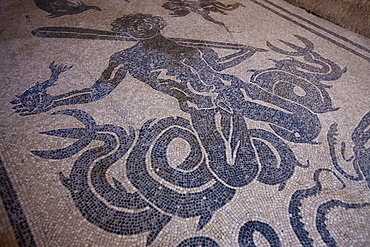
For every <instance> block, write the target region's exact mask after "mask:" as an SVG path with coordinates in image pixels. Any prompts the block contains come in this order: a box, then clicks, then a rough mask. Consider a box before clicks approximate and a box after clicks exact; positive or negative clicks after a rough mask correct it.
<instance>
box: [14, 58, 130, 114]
mask: <svg viewBox="0 0 370 247" xmlns="http://www.w3.org/2000/svg"><path fill="white" fill-rule="evenodd" d="M61 66H62V67H63V66H64V65H59V66H58V68H59V67H61ZM54 67H56V66H55V65H54ZM64 67H66V66H64ZM64 67H63V68H64ZM117 67H118V65H117V63H115V62H110V63H109V66H108V67H107V68H106V69H105V70H104V72H103V73H102V75H101V77H100V79H98V80H97V81H96V82H95V83H94V84H93V85H92V86H91V87H89V88H84V89H81V90H75V91H71V92H68V93H65V94H60V95H55V96H53V95H49V94H47V92H46V88H47V87H48V86H46V87H40V85H38V84H37V85H36V86H33V87H31V88H30V89H28V90H26V91H25V92H24V93H23V94H22V95H21V96H18V99H17V100H14V101H12V102H11V103H12V104H14V105H15V106H14V107H13V109H16V111H15V112H17V113H19V114H20V115H21V116H26V115H32V114H38V113H41V112H46V111H49V110H50V109H52V108H55V107H58V106H63V105H72V104H85V103H89V102H93V101H97V100H99V99H102V98H104V97H105V96H107V95H108V94H109V93H110V92H111V91H112V90H113V89H114V88H116V87H117V86H118V84H119V83H120V82H121V81H122V80H123V78H124V77H125V76H126V73H127V70H126V69H125V68H124V67H121V68H118V70H117V72H115V73H114V71H115V70H116V69H117ZM64 71H66V70H64ZM62 72H63V71H62ZM52 73H53V74H52V76H53V75H54V72H53V70H52ZM59 73H61V72H59ZM113 74H114V76H113ZM112 76H113V78H112Z"/></svg>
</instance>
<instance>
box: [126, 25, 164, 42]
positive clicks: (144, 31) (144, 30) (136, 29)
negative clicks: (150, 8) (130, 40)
mask: <svg viewBox="0 0 370 247" xmlns="http://www.w3.org/2000/svg"><path fill="white" fill-rule="evenodd" d="M127 33H128V34H129V35H131V36H133V37H135V38H138V39H148V38H151V37H154V36H155V35H157V34H158V33H159V30H158V29H157V28H155V26H154V24H153V23H151V22H138V23H134V24H133V25H132V27H131V28H130V29H129V30H127Z"/></svg>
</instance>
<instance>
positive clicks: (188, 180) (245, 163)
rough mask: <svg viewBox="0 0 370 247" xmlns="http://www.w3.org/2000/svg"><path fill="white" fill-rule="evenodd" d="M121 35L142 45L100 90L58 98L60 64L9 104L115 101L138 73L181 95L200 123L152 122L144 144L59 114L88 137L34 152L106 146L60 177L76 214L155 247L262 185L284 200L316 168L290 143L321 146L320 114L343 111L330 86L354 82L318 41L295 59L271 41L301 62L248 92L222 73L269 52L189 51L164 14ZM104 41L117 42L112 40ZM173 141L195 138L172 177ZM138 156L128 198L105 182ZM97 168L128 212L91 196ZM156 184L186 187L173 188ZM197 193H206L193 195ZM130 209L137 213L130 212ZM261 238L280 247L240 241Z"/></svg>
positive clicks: (126, 22) (253, 227) (113, 199)
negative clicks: (178, 228)
mask: <svg viewBox="0 0 370 247" xmlns="http://www.w3.org/2000/svg"><path fill="white" fill-rule="evenodd" d="M112 26H113V29H112V30H113V32H114V33H116V34H117V33H121V34H123V35H122V36H121V38H122V37H123V38H124V39H126V36H124V34H125V35H130V36H131V38H132V39H134V40H136V41H137V43H136V44H135V45H134V46H132V47H130V48H128V49H125V50H122V51H119V52H116V53H114V54H113V55H112V56H111V57H110V60H109V64H108V67H107V68H106V69H105V70H104V71H103V73H102V75H101V77H100V79H98V80H97V81H96V82H95V83H94V84H93V85H92V86H91V87H89V88H85V89H82V90H76V91H71V92H68V93H65V94H60V95H56V96H53V95H49V94H48V93H47V90H46V89H47V87H50V86H52V85H54V83H55V82H56V80H57V78H58V75H59V74H60V73H62V72H65V71H67V70H69V69H71V67H68V66H65V65H59V66H56V65H55V64H54V63H52V64H51V65H50V69H51V71H52V76H51V77H50V79H49V80H47V81H45V82H44V83H41V84H36V85H35V86H33V87H31V88H30V89H29V90H27V91H25V92H24V93H23V95H21V96H18V99H17V100H14V101H12V102H11V103H12V104H14V105H15V106H14V107H13V108H14V109H15V110H16V112H18V113H20V114H21V115H22V116H26V115H32V114H39V113H42V112H47V111H49V110H51V109H53V108H55V107H59V106H64V105H74V104H85V103H90V102H94V101H97V100H100V99H102V98H104V97H107V96H108V95H109V94H110V93H111V92H112V91H113V90H114V89H115V88H116V87H117V86H118V85H119V84H120V83H121V82H122V81H123V79H124V78H125V77H126V75H127V73H129V74H130V75H131V76H132V77H133V78H135V79H137V80H139V81H141V82H143V83H145V84H147V85H149V86H150V87H151V88H153V89H154V90H156V91H158V92H161V93H164V94H167V95H169V96H171V97H174V98H175V99H176V100H177V101H178V104H179V106H180V109H181V110H182V111H184V112H186V113H189V114H190V117H191V118H190V120H187V119H184V118H171V117H168V118H164V119H160V120H149V121H147V122H146V123H145V124H144V125H143V126H142V127H141V129H140V131H139V134H138V136H137V138H136V134H135V132H134V131H133V130H132V129H130V130H129V133H127V131H126V130H124V129H123V128H121V127H119V126H113V125H97V124H96V123H95V121H94V119H93V117H92V116H90V115H89V114H88V113H86V112H83V111H81V110H64V111H59V112H56V113H54V114H63V115H69V116H73V117H75V118H76V119H78V120H79V121H81V122H82V123H84V124H85V127H86V128H82V129H77V128H72V129H62V130H52V131H48V132H43V134H47V135H52V136H59V137H63V138H74V139H77V141H76V142H75V143H74V144H72V145H70V146H69V147H66V148H62V149H58V150H51V151H32V152H33V153H34V154H35V155H38V156H40V157H42V158H46V159H64V158H67V157H71V156H73V155H75V154H77V153H79V152H80V151H81V150H82V149H84V148H85V147H87V146H88V145H89V144H90V142H91V141H93V140H99V141H103V142H104V144H103V145H102V146H100V147H97V148H93V149H90V150H86V151H84V152H83V153H82V154H80V156H79V157H78V159H77V160H76V162H75V163H74V166H73V168H72V171H71V174H70V175H69V177H66V176H64V175H63V174H61V175H60V179H61V182H62V184H63V185H64V186H65V187H66V188H68V190H69V191H70V193H71V195H72V198H73V200H74V202H75V205H76V207H77V208H78V209H79V210H80V212H81V213H82V215H83V216H84V217H85V218H86V219H87V220H88V221H90V222H91V223H93V224H95V225H97V226H99V227H100V228H102V229H104V230H106V231H108V232H112V233H117V234H125V235H132V234H138V233H141V232H147V231H149V232H150V233H149V235H148V238H147V245H150V244H151V243H152V242H153V241H154V239H155V238H156V236H157V235H158V234H159V233H160V231H161V230H162V229H163V227H164V226H165V225H166V224H167V223H168V222H169V221H170V220H171V218H172V217H173V216H177V217H181V218H190V217H199V221H198V224H197V230H198V231H199V230H201V229H203V228H204V227H205V226H206V224H207V223H208V222H209V221H210V220H211V219H212V215H213V213H214V212H215V211H216V210H218V209H220V208H221V207H223V206H224V205H226V204H227V203H228V202H230V201H231V200H232V198H233V197H234V194H235V191H236V189H237V188H240V187H243V186H246V185H248V184H249V183H251V182H252V181H253V180H255V179H256V180H257V181H258V182H261V183H264V184H267V185H278V186H279V190H282V189H283V188H284V187H285V184H286V181H287V180H288V179H289V178H290V177H291V176H292V175H293V173H294V169H295V167H296V166H301V167H306V166H305V165H302V164H300V163H299V162H298V160H297V159H296V157H295V155H294V153H293V151H292V150H291V149H290V147H289V146H288V145H287V144H286V143H285V141H283V139H284V140H286V141H289V142H295V143H308V144H317V142H315V141H314V139H315V138H316V137H317V136H318V135H319V133H320V131H321V124H320V121H319V118H318V116H317V115H316V113H323V112H328V111H334V110H336V109H337V108H333V107H332V104H331V100H330V97H329V95H328V93H327V92H326V88H328V87H329V86H327V85H325V84H323V83H322V81H323V80H324V81H333V80H337V79H339V78H340V77H341V75H342V74H343V73H344V72H345V69H341V68H340V67H339V66H338V65H336V64H335V63H334V62H332V61H330V60H328V59H325V58H323V57H322V56H320V55H319V54H318V53H316V52H314V51H313V49H314V46H313V44H312V43H311V42H310V41H309V40H307V39H306V38H303V37H301V36H296V37H297V38H298V39H299V40H300V41H302V42H303V43H304V45H305V47H300V46H296V45H293V44H291V43H288V42H283V43H284V44H285V45H287V46H288V47H290V48H292V49H293V50H294V51H284V50H282V49H280V48H277V47H275V46H273V45H271V44H270V43H268V46H269V47H270V48H271V49H272V50H273V51H275V52H278V53H280V54H284V55H289V56H292V57H302V58H300V60H299V59H295V58H290V59H284V60H279V61H274V62H275V67H274V68H268V69H264V70H253V71H252V72H253V75H252V77H251V79H250V82H245V81H242V80H241V79H239V78H238V77H236V76H234V75H230V74H224V73H221V72H222V71H223V70H225V69H228V68H232V67H235V66H237V65H238V64H240V63H242V62H243V61H245V60H246V59H248V58H250V57H251V56H253V55H254V54H255V53H256V52H262V51H266V50H264V49H259V48H253V47H247V46H237V47H236V46H234V49H237V52H235V53H232V54H230V55H227V56H225V57H220V56H219V55H218V54H217V53H216V52H215V50H213V49H211V48H210V47H207V46H199V45H198V46H192V45H189V44H188V45H184V44H183V43H180V42H178V41H176V40H173V39H169V38H166V37H164V36H162V34H161V33H160V31H161V30H162V29H163V28H164V27H165V26H166V23H165V22H164V20H163V19H162V18H161V17H159V16H152V15H144V14H133V15H126V16H123V17H122V18H118V19H116V20H115V21H114V22H113V23H112ZM65 29H68V28H65ZM76 30H77V29H74V30H72V29H71V30H70V31H76ZM85 31H86V30H85ZM87 33H89V35H90V34H91V32H90V31H89V32H86V33H85V34H83V35H86V34H87ZM95 33H98V32H97V31H96V32H95ZM99 33H100V34H103V33H102V32H99ZM63 35H64V37H66V35H67V36H68V35H69V34H66V33H63ZM81 35H82V34H81ZM104 35H105V36H109V35H111V34H110V33H108V32H104ZM84 37H85V36H84ZM114 38H116V37H114ZM297 88H298V89H297ZM297 90H298V92H297ZM299 90H301V91H303V92H301V91H299ZM264 103H266V104H264ZM266 105H270V106H266ZM271 105H273V106H274V107H271ZM251 120H253V121H261V122H266V123H268V124H269V126H270V127H271V129H272V131H273V132H274V133H273V132H270V131H267V130H263V129H250V128H248V126H247V123H248V121H251ZM115 136H116V137H117V138H118V140H117V139H116V138H115ZM135 138H136V139H135ZM175 138H181V139H183V140H185V141H186V142H187V143H188V144H189V146H190V149H191V151H190V153H189V155H188V156H187V157H186V159H185V160H184V161H183V162H182V163H181V164H179V165H177V167H172V166H170V165H169V163H168V160H167V157H166V150H167V148H168V146H169V144H170V142H171V141H172V140H174V139H175ZM129 149H131V151H130V153H128V154H127V155H128V156H127V159H126V160H125V166H126V170H125V172H126V175H127V178H128V180H129V181H130V183H131V184H132V185H133V186H134V187H135V189H136V190H137V192H135V193H128V192H127V188H125V186H124V185H123V183H121V182H119V181H118V180H117V179H114V186H113V185H111V184H109V183H108V181H107V178H106V172H107V170H108V168H109V167H110V166H111V165H113V164H114V163H115V162H116V161H117V160H119V159H120V158H122V157H123V156H124V155H126V153H127V152H128V150H129ZM148 156H149V157H150V160H148V159H147V158H146V157H148ZM277 156H279V157H277ZM149 167H150V168H151V169H149ZM89 170H91V175H90V177H91V184H92V186H93V189H94V191H95V192H96V193H97V194H99V196H100V197H102V198H104V199H105V201H106V202H107V203H108V204H110V205H112V206H115V207H120V208H122V209H124V210H122V211H119V210H115V209H113V208H111V207H109V206H107V205H106V203H105V202H103V201H102V200H101V199H100V198H99V197H98V196H97V195H96V193H94V192H93V191H92V188H90V185H89V184H88V180H89V179H88V177H89ZM156 178H160V179H161V180H163V181H166V183H170V184H171V185H172V186H175V187H177V188H178V189H173V187H171V186H170V187H169V186H165V184H162V183H161V182H159V181H158V180H157V179H156ZM194 188H197V189H198V190H197V191H196V192H194V191H192V190H191V189H194ZM184 191H185V192H184ZM92 205H93V206H92ZM126 209H127V211H125V210H126ZM132 209H135V210H139V212H138V213H132V211H130V210H132ZM254 231H259V232H260V233H261V234H262V235H266V234H267V235H269V236H270V235H271V236H273V237H272V238H271V239H269V241H271V242H270V243H271V244H274V245H276V246H278V245H280V240H279V238H278V236H277V235H276V234H275V232H274V230H273V229H272V228H271V227H270V226H268V225H267V224H265V223H263V222H259V221H253V222H250V223H248V224H247V225H245V226H244V228H243V231H242V232H243V233H242V234H241V236H242V237H241V238H240V241H239V243H240V244H247V242H250V241H249V239H250V238H251V236H252V234H253V232H254ZM189 241H190V242H192V241H193V240H189ZM194 241H195V240H194ZM197 241H198V240H196V242H197ZM207 241H208V242H210V241H211V242H212V240H211V239H201V240H199V243H200V244H203V242H204V243H208V242H207ZM186 243H187V242H186V241H185V243H184V244H186Z"/></svg>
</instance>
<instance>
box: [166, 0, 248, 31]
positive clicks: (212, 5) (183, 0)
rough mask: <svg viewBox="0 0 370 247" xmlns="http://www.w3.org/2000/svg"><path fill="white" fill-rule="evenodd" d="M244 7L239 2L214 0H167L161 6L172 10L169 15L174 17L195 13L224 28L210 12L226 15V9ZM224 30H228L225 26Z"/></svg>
mask: <svg viewBox="0 0 370 247" xmlns="http://www.w3.org/2000/svg"><path fill="white" fill-rule="evenodd" d="M240 6H242V7H244V5H243V4H241V3H234V4H224V3H222V2H220V1H215V0H196V1H189V0H169V1H167V2H166V3H164V4H163V5H162V7H163V8H165V9H168V10H171V11H173V13H171V15H173V16H176V17H181V16H186V15H188V14H190V13H196V14H199V15H200V16H202V17H203V18H204V19H206V20H207V21H210V22H212V23H215V24H217V25H220V26H222V27H224V28H226V26H225V24H224V23H223V22H220V21H217V20H215V19H214V18H213V17H211V16H210V13H211V12H214V13H220V14H223V15H227V13H226V11H232V10H234V9H237V8H238V7H240ZM226 30H228V29H227V28H226Z"/></svg>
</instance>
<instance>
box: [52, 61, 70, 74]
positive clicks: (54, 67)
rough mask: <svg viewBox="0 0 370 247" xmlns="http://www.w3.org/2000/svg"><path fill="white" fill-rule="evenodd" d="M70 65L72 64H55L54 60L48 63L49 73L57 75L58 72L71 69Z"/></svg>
mask: <svg viewBox="0 0 370 247" xmlns="http://www.w3.org/2000/svg"><path fill="white" fill-rule="evenodd" d="M72 67H73V65H71V66H67V65H64V64H60V65H56V64H55V62H54V61H53V62H52V63H51V64H50V65H49V69H50V70H51V73H52V74H53V75H59V74H60V73H62V72H65V71H67V70H69V69H71V68H72Z"/></svg>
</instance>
